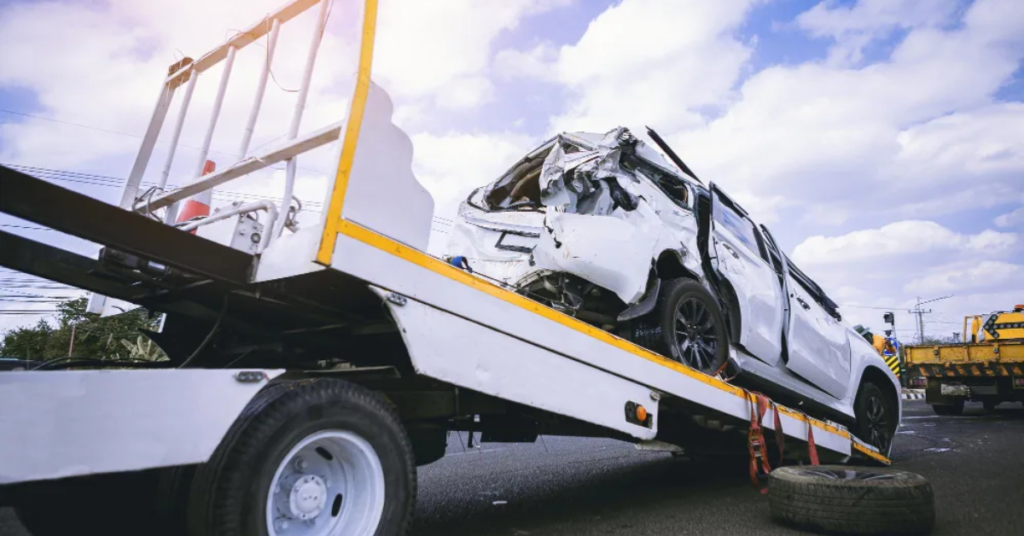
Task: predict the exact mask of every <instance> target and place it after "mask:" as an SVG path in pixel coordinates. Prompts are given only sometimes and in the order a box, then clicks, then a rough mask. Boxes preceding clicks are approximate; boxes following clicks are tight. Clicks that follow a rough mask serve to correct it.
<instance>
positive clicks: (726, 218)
mask: <svg viewBox="0 0 1024 536" xmlns="http://www.w3.org/2000/svg"><path fill="white" fill-rule="evenodd" d="M712 197H714V208H713V210H712V211H711V213H712V216H713V218H714V220H715V223H717V224H719V225H721V226H722V227H725V228H726V229H728V230H729V232H731V233H732V234H733V235H735V236H736V238H739V240H740V242H743V245H745V246H747V249H749V250H750V251H751V252H752V253H754V254H756V255H760V252H761V248H760V247H759V246H758V240H757V234H756V233H755V232H754V224H753V223H751V222H750V220H748V219H746V218H744V217H743V216H741V215H740V213H738V212H736V211H735V210H733V208H732V207H730V206H729V205H727V204H725V203H723V202H722V200H721V198H720V197H719V196H717V195H715V196H712Z"/></svg>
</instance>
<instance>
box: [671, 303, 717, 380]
mask: <svg viewBox="0 0 1024 536" xmlns="http://www.w3.org/2000/svg"><path fill="white" fill-rule="evenodd" d="M675 331H676V346H677V348H678V350H679V358H680V360H681V361H682V362H683V363H684V364H686V365H689V366H691V367H693V368H695V369H697V370H700V371H704V372H713V371H712V370H711V368H712V367H713V366H714V363H715V359H716V356H717V355H718V345H719V340H718V337H717V336H716V335H715V322H714V318H713V317H712V316H711V312H710V311H708V308H707V307H706V306H705V305H704V304H703V303H701V302H700V301H698V300H697V299H695V298H686V299H684V300H682V301H680V302H679V305H678V307H676V313H675Z"/></svg>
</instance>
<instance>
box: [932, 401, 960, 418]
mask: <svg viewBox="0 0 1024 536" xmlns="http://www.w3.org/2000/svg"><path fill="white" fill-rule="evenodd" d="M932 411H934V412H935V414H936V415H963V413H964V399H962V398H958V399H957V401H956V402H954V403H952V404H932Z"/></svg>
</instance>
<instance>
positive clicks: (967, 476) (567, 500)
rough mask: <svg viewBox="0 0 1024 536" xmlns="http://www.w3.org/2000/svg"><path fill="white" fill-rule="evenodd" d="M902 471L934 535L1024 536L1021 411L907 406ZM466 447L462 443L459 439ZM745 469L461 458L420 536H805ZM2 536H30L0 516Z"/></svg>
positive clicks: (428, 493)
mask: <svg viewBox="0 0 1024 536" xmlns="http://www.w3.org/2000/svg"><path fill="white" fill-rule="evenodd" d="M904 408H905V410H904V411H905V418H904V422H903V426H902V427H901V428H900V430H899V434H898V436H897V440H896V442H895V445H894V452H893V460H894V462H895V466H896V467H899V468H902V469H906V470H908V471H914V472H917V473H921V474H923V475H925V476H926V477H928V478H929V479H930V480H931V482H932V485H933V486H934V488H935V496H936V509H937V511H938V519H937V523H936V529H935V532H934V533H933V535H934V536H953V535H963V534H983V535H984V536H1002V535H1016V534H1020V527H1022V526H1024V509H1021V508H1019V505H1022V504H1024V486H1021V485H1020V483H1021V482H1024V462H1022V461H1021V448H1022V445H1024V443H1022V438H1024V408H1022V407H1021V405H1020V404H1003V405H1002V406H999V407H998V408H997V409H996V411H995V413H994V414H991V415H982V414H981V413H982V409H981V405H980V404H969V405H968V408H967V411H966V414H965V416H963V417H939V416H937V415H935V414H934V413H933V412H932V411H931V408H929V407H928V406H927V405H925V404H924V403H923V402H922V401H905V402H904ZM461 438H462V440H465V439H466V436H465V434H462V436H461ZM746 471H747V468H746V466H745V465H743V464H742V463H739V464H735V465H731V466H727V465H709V464H695V463H691V462H687V461H684V460H681V459H673V458H671V457H669V456H668V455H666V454H663V453H646V452H640V451H637V450H635V449H634V448H633V447H632V445H629V444H626V443H621V442H618V441H613V440H595V439H575V438H554V437H546V438H544V440H543V441H538V442H537V443H534V444H526V445H503V444H485V445H484V446H483V448H481V449H468V450H464V449H463V448H462V446H461V444H460V442H459V437H458V436H456V435H454V434H453V435H452V439H451V440H450V444H449V456H447V457H446V458H444V459H443V460H441V461H439V462H437V463H434V464H432V465H429V466H427V467H422V468H420V477H419V500H418V503H417V507H416V520H415V523H414V526H413V531H412V534H413V536H435V535H437V536H440V535H449V534H472V535H473V536H499V535H501V536H506V535H507V536H528V535H553V536H561V535H577V534H600V535H620V536H635V535H658V534H666V535H667V534H673V535H676V534H678V535H685V534H693V535H700V536H717V535H721V536H726V535H728V536H734V535H748V534H749V535H755V534H757V535H797V534H806V533H801V532H797V531H794V530H791V529H788V528H786V527H781V526H778V525H775V524H773V523H772V522H771V520H770V519H769V516H768V505H767V501H766V499H765V498H764V497H763V496H762V495H760V494H758V493H757V492H755V491H754V490H753V488H752V487H751V485H750V482H749V480H748V477H747V473H746ZM0 534H2V535H5V536H7V535H10V536H27V533H25V532H24V531H23V530H22V529H21V528H20V526H19V525H17V521H16V520H15V519H14V516H13V515H12V514H11V511H10V510H9V509H8V510H0Z"/></svg>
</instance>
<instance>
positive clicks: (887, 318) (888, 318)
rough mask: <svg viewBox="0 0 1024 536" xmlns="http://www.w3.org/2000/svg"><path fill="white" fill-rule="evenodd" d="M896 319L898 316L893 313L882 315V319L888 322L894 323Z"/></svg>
mask: <svg viewBox="0 0 1024 536" xmlns="http://www.w3.org/2000/svg"><path fill="white" fill-rule="evenodd" d="M895 320H896V317H895V316H893V314H892V313H885V314H884V315H882V321H884V322H885V323H886V324H894V323H895Z"/></svg>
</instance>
